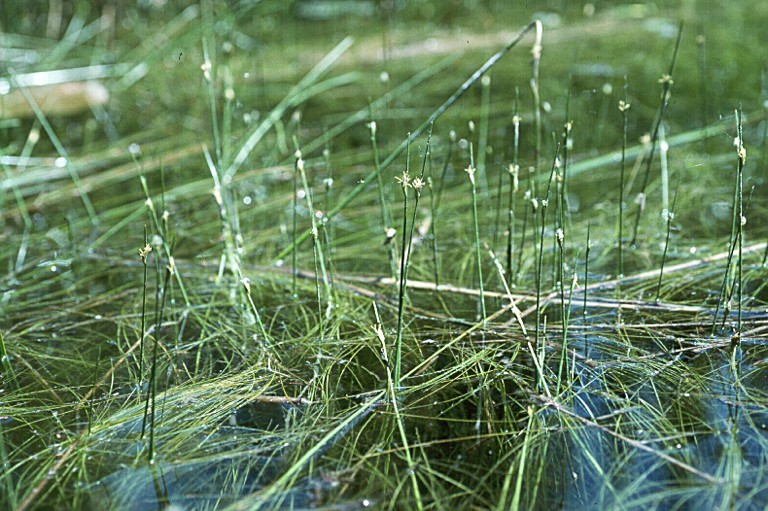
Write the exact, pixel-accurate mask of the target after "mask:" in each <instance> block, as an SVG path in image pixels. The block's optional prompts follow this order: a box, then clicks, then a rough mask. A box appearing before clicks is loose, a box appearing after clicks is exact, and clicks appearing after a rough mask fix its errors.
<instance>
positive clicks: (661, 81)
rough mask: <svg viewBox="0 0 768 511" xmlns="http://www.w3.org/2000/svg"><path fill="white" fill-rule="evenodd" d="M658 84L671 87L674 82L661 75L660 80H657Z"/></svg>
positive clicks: (669, 77) (670, 78) (665, 75)
mask: <svg viewBox="0 0 768 511" xmlns="http://www.w3.org/2000/svg"><path fill="white" fill-rule="evenodd" d="M659 83H661V84H666V85H672V84H673V83H675V82H674V80H672V77H671V76H670V75H667V74H664V75H661V78H659Z"/></svg>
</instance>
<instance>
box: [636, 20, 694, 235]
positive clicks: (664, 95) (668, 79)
mask: <svg viewBox="0 0 768 511" xmlns="http://www.w3.org/2000/svg"><path fill="white" fill-rule="evenodd" d="M682 35H683V24H682V23H680V28H679V29H678V31H677V40H676V41H675V50H674V51H673V52H672V60H671V62H670V63H669V71H668V72H667V74H665V75H663V76H662V77H661V78H660V79H659V83H661V87H662V92H661V104H660V105H659V114H658V115H657V116H656V122H655V123H654V127H653V134H652V135H651V149H650V151H649V152H648V156H647V158H646V160H645V173H644V174H643V182H642V185H641V186H640V193H639V194H638V198H639V200H638V206H637V215H636V216H635V226H634V229H633V232H632V241H630V242H629V244H630V245H634V244H635V241H637V231H638V228H639V227H640V217H641V216H642V214H643V211H644V210H645V197H646V195H645V191H646V189H647V187H648V180H649V178H650V175H651V163H652V162H653V155H654V153H655V151H656V142H657V141H658V139H659V129H660V127H661V123H662V121H663V120H664V113H665V112H666V110H667V104H668V103H669V97H670V90H671V89H672V84H673V83H674V82H673V81H672V73H673V72H674V70H675V60H676V58H677V51H678V49H679V48H680V39H681V37H682Z"/></svg>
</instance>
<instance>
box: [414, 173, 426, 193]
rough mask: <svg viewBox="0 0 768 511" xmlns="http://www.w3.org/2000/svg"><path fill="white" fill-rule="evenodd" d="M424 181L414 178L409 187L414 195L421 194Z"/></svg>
mask: <svg viewBox="0 0 768 511" xmlns="http://www.w3.org/2000/svg"><path fill="white" fill-rule="evenodd" d="M424 184H425V183H424V180H423V179H421V178H420V177H417V178H415V179H414V180H413V181H411V187H413V189H414V190H415V191H416V193H419V192H421V189H422V188H424Z"/></svg>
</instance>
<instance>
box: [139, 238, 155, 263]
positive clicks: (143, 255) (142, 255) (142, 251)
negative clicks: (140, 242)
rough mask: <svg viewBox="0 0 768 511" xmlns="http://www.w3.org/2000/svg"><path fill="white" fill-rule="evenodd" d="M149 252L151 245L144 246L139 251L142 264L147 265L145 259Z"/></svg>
mask: <svg viewBox="0 0 768 511" xmlns="http://www.w3.org/2000/svg"><path fill="white" fill-rule="evenodd" d="M150 252H152V245H150V244H149V243H147V244H146V245H144V248H141V249H139V257H140V258H141V262H142V263H144V264H147V257H148V256H149V253H150Z"/></svg>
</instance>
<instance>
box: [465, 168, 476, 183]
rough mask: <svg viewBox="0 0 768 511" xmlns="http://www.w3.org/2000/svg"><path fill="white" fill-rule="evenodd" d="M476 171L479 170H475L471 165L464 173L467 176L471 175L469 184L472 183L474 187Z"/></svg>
mask: <svg viewBox="0 0 768 511" xmlns="http://www.w3.org/2000/svg"><path fill="white" fill-rule="evenodd" d="M476 170H477V169H475V168H474V167H472V165H470V166H469V167H467V168H466V169H464V172H466V173H467V174H469V182H470V183H472V184H473V185H474V184H475V171H476Z"/></svg>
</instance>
